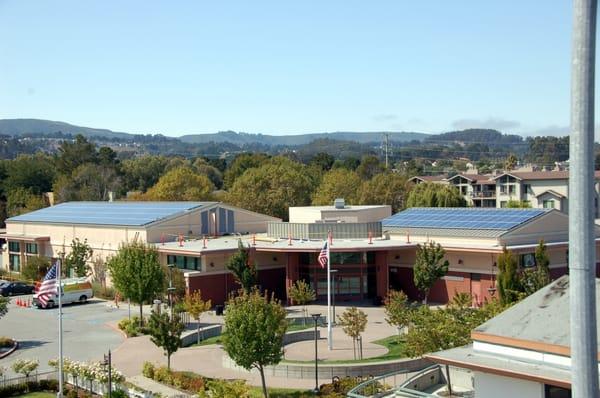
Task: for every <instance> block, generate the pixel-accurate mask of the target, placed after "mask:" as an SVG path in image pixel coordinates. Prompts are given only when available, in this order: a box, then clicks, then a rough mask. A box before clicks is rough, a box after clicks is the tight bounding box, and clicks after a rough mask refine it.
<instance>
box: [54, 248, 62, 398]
mask: <svg viewBox="0 0 600 398" xmlns="http://www.w3.org/2000/svg"><path fill="white" fill-rule="evenodd" d="M57 264H58V267H57V268H58V269H57V270H56V271H57V276H56V279H57V281H58V288H57V296H58V395H57V396H58V398H62V397H63V344H62V343H63V341H62V337H63V336H62V335H63V325H62V286H61V277H62V275H61V273H62V267H61V261H60V259H59V260H58V261H57Z"/></svg>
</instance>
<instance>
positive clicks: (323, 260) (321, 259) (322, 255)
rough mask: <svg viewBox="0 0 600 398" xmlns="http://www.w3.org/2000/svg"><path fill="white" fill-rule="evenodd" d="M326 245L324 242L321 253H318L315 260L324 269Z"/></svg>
mask: <svg viewBox="0 0 600 398" xmlns="http://www.w3.org/2000/svg"><path fill="white" fill-rule="evenodd" d="M327 245H328V243H327V242H325V245H324V246H323V248H322V249H321V253H319V258H318V259H317V261H319V264H321V268H325V266H326V265H327V251H328V250H327Z"/></svg>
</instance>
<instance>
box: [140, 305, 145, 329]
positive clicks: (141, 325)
mask: <svg viewBox="0 0 600 398" xmlns="http://www.w3.org/2000/svg"><path fill="white" fill-rule="evenodd" d="M143 306H144V303H140V327H143V326H144V314H143V312H142V307H143Z"/></svg>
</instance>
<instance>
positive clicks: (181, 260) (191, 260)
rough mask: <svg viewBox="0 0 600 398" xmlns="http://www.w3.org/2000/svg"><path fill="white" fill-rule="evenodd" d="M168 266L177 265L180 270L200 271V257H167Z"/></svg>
mask: <svg viewBox="0 0 600 398" xmlns="http://www.w3.org/2000/svg"><path fill="white" fill-rule="evenodd" d="M167 264H175V266H176V267H177V268H179V269H189V270H193V271H200V268H201V267H200V259H199V258H198V257H187V256H171V255H169V256H167Z"/></svg>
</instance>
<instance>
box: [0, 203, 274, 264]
mask: <svg viewBox="0 0 600 398" xmlns="http://www.w3.org/2000/svg"><path fill="white" fill-rule="evenodd" d="M271 221H279V219H278V218H275V217H270V216H266V215H263V214H258V213H254V212H251V211H248V210H244V209H239V208H236V207H232V206H228V205H225V204H223V203H218V202H67V203H61V204H58V205H56V206H51V207H47V208H44V209H40V210H36V211H33V212H30V213H27V214H23V215H20V216H16V217H12V218H9V219H7V220H6V233H5V234H4V235H3V239H4V240H6V243H5V244H4V245H3V248H2V249H3V250H2V254H3V255H2V268H3V269H6V270H10V271H13V272H19V271H20V269H21V266H22V265H23V264H24V263H26V262H27V259H28V258H29V257H30V256H46V257H49V258H58V257H60V255H61V253H68V252H69V250H70V249H69V247H70V244H71V242H72V241H73V239H75V238H78V239H79V240H80V241H84V240H87V242H88V244H89V245H90V246H91V248H92V249H93V251H94V257H100V258H103V259H106V258H107V257H108V256H111V255H113V254H114V253H115V252H116V251H117V250H118V249H119V246H120V245H121V244H122V243H124V242H128V241H132V240H134V239H137V240H140V241H142V242H147V243H160V242H168V241H178V240H181V239H191V238H194V237H199V236H207V235H210V236H219V235H228V234H229V235H230V234H248V233H250V232H253V233H254V232H266V230H267V223H268V222H271Z"/></svg>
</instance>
